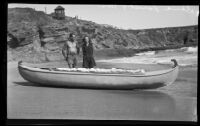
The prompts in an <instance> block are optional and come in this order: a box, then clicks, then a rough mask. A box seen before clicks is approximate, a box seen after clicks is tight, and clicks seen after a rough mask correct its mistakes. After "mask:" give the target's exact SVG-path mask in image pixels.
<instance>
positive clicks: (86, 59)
mask: <svg viewBox="0 0 200 126" xmlns="http://www.w3.org/2000/svg"><path fill="white" fill-rule="evenodd" d="M82 52H83V64H82V66H83V67H84V68H93V67H94V66H96V62H95V60H94V57H93V44H92V41H91V39H90V38H89V37H88V36H85V37H84V38H83V45H82Z"/></svg>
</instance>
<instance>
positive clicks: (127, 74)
mask: <svg viewBox="0 0 200 126" xmlns="http://www.w3.org/2000/svg"><path fill="white" fill-rule="evenodd" d="M18 69H19V70H20V69H25V70H28V71H31V72H41V73H50V74H51V73H53V74H66V75H67V74H70V75H90V76H91V75H92V76H121V77H122V76H123V77H150V76H159V75H164V74H167V73H170V72H173V71H174V70H175V69H178V64H176V63H175V65H174V66H173V67H172V68H170V69H167V70H160V73H158V71H156V73H154V71H152V72H146V73H145V74H131V73H130V74H129V73H123V74H113V73H112V74H109V73H86V72H76V71H74V72H69V71H50V70H43V69H40V68H32V67H27V66H23V65H22V64H21V62H20V63H19V64H18Z"/></svg>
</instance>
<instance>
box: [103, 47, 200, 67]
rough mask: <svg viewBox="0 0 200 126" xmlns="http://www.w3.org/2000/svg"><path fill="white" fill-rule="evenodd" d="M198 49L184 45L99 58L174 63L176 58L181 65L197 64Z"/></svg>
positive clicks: (141, 62) (147, 62) (122, 61)
mask: <svg viewBox="0 0 200 126" xmlns="http://www.w3.org/2000/svg"><path fill="white" fill-rule="evenodd" d="M197 51H198V47H184V48H180V49H173V50H172V49H170V50H163V51H159V53H155V51H148V52H144V53H138V54H139V55H136V56H133V57H124V58H118V59H110V60H99V62H111V63H138V64H172V62H171V59H176V60H177V62H178V64H179V65H180V66H193V65H197V59H198V56H197Z"/></svg>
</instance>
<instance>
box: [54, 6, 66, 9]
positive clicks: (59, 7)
mask: <svg viewBox="0 0 200 126" xmlns="http://www.w3.org/2000/svg"><path fill="white" fill-rule="evenodd" d="M64 9H65V8H63V7H62V6H57V7H56V8H55V10H64Z"/></svg>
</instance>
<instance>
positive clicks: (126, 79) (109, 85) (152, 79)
mask: <svg viewBox="0 0 200 126" xmlns="http://www.w3.org/2000/svg"><path fill="white" fill-rule="evenodd" d="M171 61H173V62H174V66H173V67H172V68H169V69H166V70H158V71H149V72H145V74H110V73H84V72H66V71H55V70H52V69H42V68H35V67H28V66H25V65H23V64H22V62H21V61H20V62H19V63H18V70H19V73H20V75H21V76H22V77H23V78H24V79H25V80H27V81H29V82H32V83H35V84H39V85H43V86H64V87H73V88H74V87H78V88H97V89H100V88H103V89H154V88H159V87H162V86H166V85H170V84H172V83H173V82H174V81H175V80H176V78H177V76H178V70H179V67H178V63H177V62H176V60H175V59H172V60H171Z"/></svg>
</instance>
